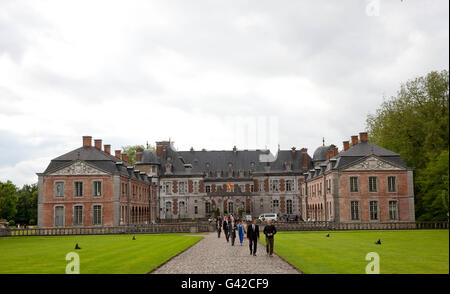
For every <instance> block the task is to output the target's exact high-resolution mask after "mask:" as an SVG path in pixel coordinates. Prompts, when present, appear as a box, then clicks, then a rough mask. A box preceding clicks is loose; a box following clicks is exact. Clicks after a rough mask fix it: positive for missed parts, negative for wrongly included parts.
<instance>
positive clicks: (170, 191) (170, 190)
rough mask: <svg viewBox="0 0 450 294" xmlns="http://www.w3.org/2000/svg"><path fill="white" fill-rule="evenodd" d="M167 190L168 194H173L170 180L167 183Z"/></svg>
mask: <svg viewBox="0 0 450 294" xmlns="http://www.w3.org/2000/svg"><path fill="white" fill-rule="evenodd" d="M165 191H166V194H172V187H171V185H170V182H166V183H165Z"/></svg>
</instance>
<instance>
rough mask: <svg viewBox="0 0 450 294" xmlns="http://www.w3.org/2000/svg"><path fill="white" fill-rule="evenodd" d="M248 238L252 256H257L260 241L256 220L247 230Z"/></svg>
mask: <svg viewBox="0 0 450 294" xmlns="http://www.w3.org/2000/svg"><path fill="white" fill-rule="evenodd" d="M247 238H248V240H249V247H250V255H252V254H253V256H256V249H257V247H258V240H259V226H258V225H257V224H256V219H254V220H253V222H252V224H251V225H249V226H248V228H247Z"/></svg>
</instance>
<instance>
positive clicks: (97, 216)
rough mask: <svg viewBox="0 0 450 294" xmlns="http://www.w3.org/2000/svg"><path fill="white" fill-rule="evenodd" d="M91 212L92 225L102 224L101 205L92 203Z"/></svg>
mask: <svg viewBox="0 0 450 294" xmlns="http://www.w3.org/2000/svg"><path fill="white" fill-rule="evenodd" d="M92 213H93V215H92V224H93V225H94V226H97V225H101V224H102V206H101V205H94V207H93V210H92Z"/></svg>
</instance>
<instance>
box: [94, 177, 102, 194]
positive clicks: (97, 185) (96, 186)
mask: <svg viewBox="0 0 450 294" xmlns="http://www.w3.org/2000/svg"><path fill="white" fill-rule="evenodd" d="M92 189H93V191H92V195H93V196H95V197H99V196H102V182H101V181H94V182H93V183H92Z"/></svg>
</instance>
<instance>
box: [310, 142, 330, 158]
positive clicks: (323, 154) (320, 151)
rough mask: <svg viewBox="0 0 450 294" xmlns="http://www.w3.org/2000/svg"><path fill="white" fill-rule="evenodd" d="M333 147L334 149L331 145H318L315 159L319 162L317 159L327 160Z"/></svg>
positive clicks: (314, 155)
mask: <svg viewBox="0 0 450 294" xmlns="http://www.w3.org/2000/svg"><path fill="white" fill-rule="evenodd" d="M331 149H332V146H331V145H329V146H320V147H318V148H317V149H316V151H314V154H313V161H314V162H317V161H325V160H327V153H328V151H329V150H331Z"/></svg>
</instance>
